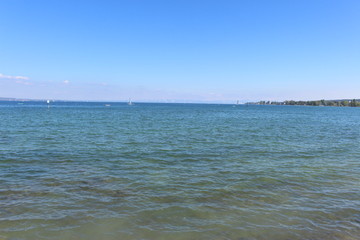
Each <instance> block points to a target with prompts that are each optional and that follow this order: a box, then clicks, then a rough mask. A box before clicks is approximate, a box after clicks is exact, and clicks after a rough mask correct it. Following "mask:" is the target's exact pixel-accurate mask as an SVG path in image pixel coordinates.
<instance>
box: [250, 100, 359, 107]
mask: <svg viewBox="0 0 360 240" xmlns="http://www.w3.org/2000/svg"><path fill="white" fill-rule="evenodd" d="M247 104H256V105H299V106H331V107H360V99H352V100H349V99H343V100H317V101H294V100H286V101H283V102H277V101H259V102H249V103H247Z"/></svg>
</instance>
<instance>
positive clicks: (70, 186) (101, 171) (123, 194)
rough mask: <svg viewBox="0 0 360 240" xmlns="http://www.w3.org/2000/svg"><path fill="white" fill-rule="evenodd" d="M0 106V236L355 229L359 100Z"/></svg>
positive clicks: (283, 234)
mask: <svg viewBox="0 0 360 240" xmlns="http://www.w3.org/2000/svg"><path fill="white" fill-rule="evenodd" d="M110 104H111V106H110V107H105V106H104V104H103V103H52V104H51V107H50V108H48V107H47V106H46V103H34V102H33V103H31V102H25V103H24V104H17V103H16V102H2V103H0V239H6V240H10V239H14V240H15V239H16V240H22V239H24V240H25V239H26V240H33V239H34V240H35V239H36V240H39V239H59V240H60V239H61V240H63V239H66V240H67V239H69V240H75V239H90V240H91V239H94V240H95V239H97V240H98V239H103V240H113V239H121V240H127V239H172V240H177V239H200V240H202V239H204V240H205V239H206V240H212V239H214V240H218V239H219V240H220V239H221V240H223V239H234V240H253V239H264V240H265V239H266V240H268V239H274V240H282V239H284V240H285V239H286V240H288V239H291V240H296V239H311V240H320V239H321V240H323V239H341V240H354V239H360V121H359V120H360V108H337V107H300V106H294V107H291V106H243V105H237V106H232V105H201V104H141V103H139V104H135V105H133V106H127V105H126V104H122V103H110Z"/></svg>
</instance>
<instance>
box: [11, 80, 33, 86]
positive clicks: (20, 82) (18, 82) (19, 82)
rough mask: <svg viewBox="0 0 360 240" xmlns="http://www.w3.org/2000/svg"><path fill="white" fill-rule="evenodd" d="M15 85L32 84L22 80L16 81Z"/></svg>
mask: <svg viewBox="0 0 360 240" xmlns="http://www.w3.org/2000/svg"><path fill="white" fill-rule="evenodd" d="M15 82H16V83H17V84H23V85H33V83H31V82H28V81H22V80H16V81H15Z"/></svg>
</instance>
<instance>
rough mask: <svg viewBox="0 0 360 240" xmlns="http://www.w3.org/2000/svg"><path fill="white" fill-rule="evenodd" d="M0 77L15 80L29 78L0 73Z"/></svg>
mask: <svg viewBox="0 0 360 240" xmlns="http://www.w3.org/2000/svg"><path fill="white" fill-rule="evenodd" d="M0 79H15V80H29V78H28V77H24V76H10V75H4V74H2V73H0Z"/></svg>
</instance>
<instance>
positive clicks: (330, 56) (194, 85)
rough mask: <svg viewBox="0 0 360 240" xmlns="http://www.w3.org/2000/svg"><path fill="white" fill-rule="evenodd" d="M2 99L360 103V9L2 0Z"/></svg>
mask: <svg viewBox="0 0 360 240" xmlns="http://www.w3.org/2000/svg"><path fill="white" fill-rule="evenodd" d="M0 34H1V35H0V97H17V98H41V99H68V100H126V99H128V98H132V99H133V101H215V102H216V101H219V102H223V101H225V102H226V101H228V102H235V101H236V100H241V101H248V100H290V99H294V100H311V99H337V98H360V1H359V0H338V1H334V0H309V1H308V0H281V1H280V0H263V1H261V0H244V1H241V0H235V1H230V0H221V1H220V0H218V1H212V0H162V1H158V0H128V1H121V0H118V1H100V0H98V1H90V0H86V1H79V0H76V1H75V0H74V1H67V0H61V1H55V0H44V1H37V0H31V1H26V0H0Z"/></svg>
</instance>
